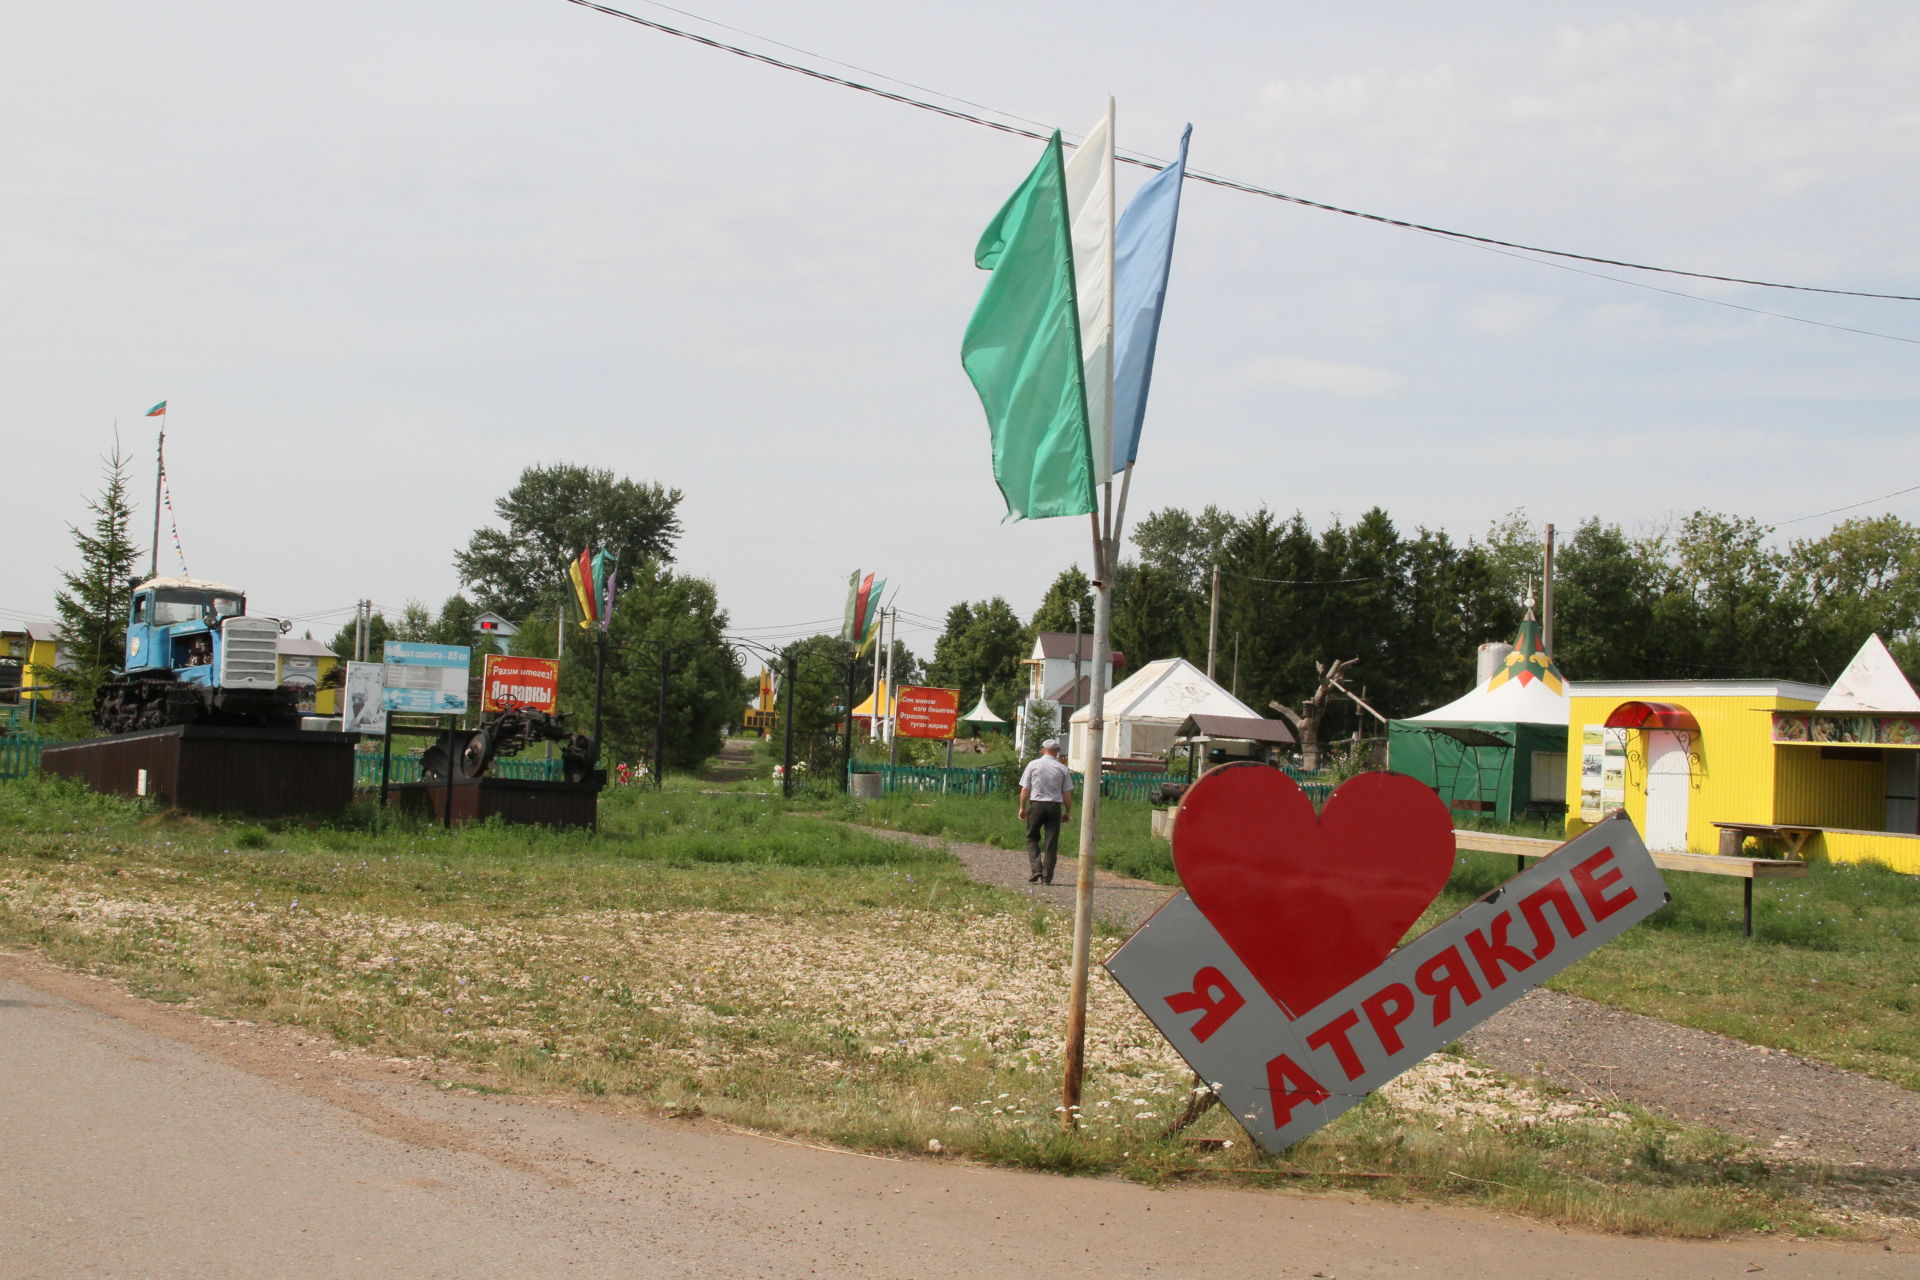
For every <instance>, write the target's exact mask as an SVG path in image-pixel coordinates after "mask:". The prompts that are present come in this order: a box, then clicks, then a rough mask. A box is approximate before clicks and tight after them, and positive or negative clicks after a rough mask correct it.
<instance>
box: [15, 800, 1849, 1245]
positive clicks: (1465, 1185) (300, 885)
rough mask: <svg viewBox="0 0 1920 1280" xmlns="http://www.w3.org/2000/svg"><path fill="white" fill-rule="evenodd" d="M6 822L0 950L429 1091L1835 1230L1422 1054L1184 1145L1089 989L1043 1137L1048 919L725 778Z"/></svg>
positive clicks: (1623, 1226)
mask: <svg viewBox="0 0 1920 1280" xmlns="http://www.w3.org/2000/svg"><path fill="white" fill-rule="evenodd" d="M801 803H802V804H808V803H811V804H816V805H817V804H818V803H819V802H818V801H805V802H801ZM842 803H844V802H842ZM796 807H798V806H796ZM906 807H908V808H911V806H910V805H909V806H906ZM1007 808H1008V805H1007V804H1006V803H1005V802H1004V801H1003V802H999V803H995V804H994V805H993V806H992V812H994V813H998V814H1000V816H1001V818H1010V816H1011V815H1010V814H1007V813H1006V812H1005V810H1006V809H1007ZM940 809H941V806H936V807H934V808H931V809H929V810H925V811H920V810H915V812H928V813H935V812H939V811H940ZM982 812H983V813H984V812H985V811H984V810H983V811H982ZM1109 812H1110V813H1112V814H1114V815H1116V818H1115V825H1116V827H1120V826H1122V825H1132V824H1135V822H1136V820H1137V825H1138V826H1139V827H1141V828H1142V832H1143V835H1142V844H1141V846H1140V847H1141V848H1142V849H1144V850H1147V851H1148V852H1151V849H1150V846H1148V845H1146V844H1145V837H1144V828H1145V824H1146V817H1145V810H1144V807H1143V806H1128V805H1125V804H1115V805H1113V806H1112V807H1111V809H1110V810H1109ZM986 820H987V819H986V818H984V817H983V818H982V819H981V821H983V822H984V821H986ZM998 820H999V819H995V821H998ZM1012 825H1013V824H1012V823H1011V822H1010V821H1009V822H1006V823H1005V828H1006V829H1003V832H1002V834H1003V837H1004V836H1005V835H1007V834H1008V833H1009V830H1008V829H1010V828H1011V827H1012ZM0 834H3V835H4V840H0V944H5V945H10V946H16V947H30V948H34V949H37V950H39V951H41V952H43V953H45V954H47V955H50V956H52V957H53V958H55V959H58V960H61V961H63V962H65V963H68V964H70V965H73V966H75V967H79V968H83V969H88V970H92V971H95V972H99V973H103V974H107V975H110V976H112V977H114V978H116V979H118V980H120V981H123V982H125V983H127V984H128V985H130V986H131V987H132V988H133V989H134V990H136V991H138V992H141V993H143V994H146V995H148V996H150V997H153V998H157V999H163V1000H170V1001H177V1002H180V1003H183V1004H186V1005H189V1006H191V1007H193V1008H196V1009H198V1010H200V1011H202V1012H205V1013H207V1014H210V1015H216V1016H221V1017H229V1018H242V1019H251V1020H258V1021H267V1022H275V1023H282V1024H290V1025H296V1026H300V1027H304V1028H307V1029H310V1030H313V1031H315V1032H319V1033H322V1034H325V1035H328V1036H331V1037H333V1038H334V1039H336V1040H338V1041H340V1042H342V1043H343V1044H347V1045H352V1046H358V1047H361V1048H364V1049H366V1050H368V1051H371V1052H375V1053H378V1054H381V1055H392V1056H401V1057H406V1058H408V1059H411V1060H414V1061H416V1062H419V1063H421V1064H423V1070H424V1072H425V1073H426V1074H428V1075H429V1076H437V1077H439V1078H441V1079H444V1080H447V1081H451V1082H455V1083H460V1084H467V1085H473V1086H477V1087H485V1088H491V1089H505V1090H514V1091H527V1092H536V1091H537V1092H562V1093H575V1094H583V1095H588V1096H593V1097H601V1098H607V1099H614V1100H626V1101H629V1102H631V1103H633V1104H636V1105H640V1106H644V1107H648V1108H653V1109H660V1110H666V1111H672V1112H678V1113H683V1114H688V1113H696V1112H705V1113H709V1114H713V1115H717V1116H720V1117H723V1118H725V1119H727V1120H730V1121H733V1122H735V1123H739V1124H746V1125H752V1126H756V1127H762V1128H765V1129H769V1130H775V1131H781V1132H788V1133H795V1134H803V1135H807V1136H810V1137H814V1138H819V1139H826V1140H830V1141H836V1142H841V1143H847V1144H850V1145H855V1146H862V1147H868V1148H873V1149H891V1150H901V1151H921V1152H924V1151H927V1150H929V1149H930V1146H929V1144H932V1143H937V1144H938V1145H939V1148H940V1149H943V1150H945V1151H946V1152H949V1153H952V1154H954V1155H958V1156H963V1157H972V1158H976V1159H982V1160H989V1161H994V1162H998V1163H1004V1164H1011V1165H1022V1166H1029V1167H1036V1168H1047V1169H1054V1170H1060V1171H1078V1172H1120V1173H1125V1174H1127V1175H1129V1176H1134V1177H1140V1178H1145V1179H1149V1180H1154V1179H1165V1178H1181V1177H1194V1178H1207V1177H1213V1176H1219V1177H1220V1178H1221V1179H1222V1180H1224V1181H1231V1183H1232V1184H1233V1185H1236V1186H1247V1185H1262V1184H1265V1183H1273V1184H1275V1185H1284V1186H1305V1187H1316V1188H1329V1187H1337V1188H1342V1189H1351V1188H1353V1187H1354V1186H1356V1185H1358V1186H1364V1187H1365V1188H1366V1189H1367V1190H1368V1192H1369V1193H1371V1194H1375V1195H1380V1196H1386V1197H1397V1198H1423V1199H1434V1200H1446V1201H1452V1202H1470V1203H1477V1204H1481V1205H1485V1206H1488V1207H1495V1208H1501V1209H1510V1210H1516V1211H1521V1212H1525V1213H1529V1214H1533V1215H1536V1216H1540V1217H1543V1218H1548V1219H1552V1220H1556V1221H1563V1222H1569V1223H1575V1224H1581V1225H1588V1226H1596V1227H1602V1228H1607V1229H1613V1230H1620V1231H1646V1232H1661V1233H1671V1234H1681V1235H1711V1234H1719V1233H1724V1232H1728V1231H1736V1230H1742V1229H1778V1230H1791V1231H1821V1230H1827V1229H1831V1226H1832V1224H1831V1222H1829V1221H1827V1220H1823V1219H1822V1218H1820V1217H1819V1216H1818V1215H1817V1214H1816V1213H1815V1212H1814V1211H1813V1210H1812V1209H1811V1208H1810V1207H1809V1202H1808V1201H1807V1200H1806V1199H1804V1198H1803V1197H1802V1192H1803V1191H1804V1190H1805V1188H1806V1187H1807V1186H1808V1185H1809V1180H1810V1179H1811V1178H1812V1177H1813V1174H1811V1173H1810V1172H1806V1171H1802V1170H1797V1169H1794V1168H1792V1167H1788V1166H1770V1165H1768V1164H1765V1163H1763V1162H1761V1161H1759V1160H1757V1159H1755V1158H1753V1157H1751V1156H1750V1155H1748V1154H1745V1153H1743V1152H1741V1151H1740V1150H1739V1149H1738V1148H1737V1146H1736V1145H1735V1144H1733V1143H1731V1142H1730V1141H1729V1140H1727V1139H1725V1138H1723V1137H1721V1136H1719V1135H1717V1134H1715V1133H1713V1132H1711V1131H1708V1130H1704V1129H1699V1128H1695V1127H1689V1126H1684V1125H1679V1124H1675V1123H1672V1122H1669V1121H1666V1120H1664V1119H1660V1118H1656V1117H1653V1116H1649V1115H1646V1114H1643V1113H1640V1112H1637V1111H1635V1110H1633V1109H1631V1108H1625V1107H1622V1108H1619V1109H1608V1108H1605V1107H1602V1106H1598V1105H1595V1104H1591V1103H1587V1102H1584V1101H1581V1100H1577V1099H1572V1098H1567V1097H1557V1096H1546V1095H1542V1094H1540V1093H1537V1092H1534V1091H1532V1090H1530V1089H1526V1088H1523V1087H1520V1086H1517V1085H1514V1084H1512V1083H1511V1082H1508V1081H1505V1080H1502V1079H1500V1078H1498V1077H1495V1076H1493V1075H1492V1074H1491V1073H1488V1072H1485V1071H1483V1070H1481V1069H1479V1068H1475V1067H1473V1066H1471V1065H1470V1064H1467V1063H1465V1062H1463V1061H1462V1060H1460V1059H1458V1058H1455V1057H1450V1056H1448V1055H1444V1054H1443V1055H1438V1056H1436V1057H1435V1058H1434V1059H1432V1060H1430V1061H1429V1062H1428V1063H1426V1064H1423V1065H1422V1066H1421V1067H1420V1068H1418V1069H1416V1070H1415V1071H1414V1072H1412V1073H1409V1074H1408V1075H1407V1076H1405V1077H1403V1078H1402V1079H1401V1080H1400V1081H1397V1082H1395V1084H1394V1085H1392V1086H1390V1087H1389V1088H1388V1089H1386V1090H1383V1091H1382V1092H1381V1093H1379V1094H1377V1095H1375V1096H1374V1097H1373V1098H1370V1099H1369V1100H1367V1101H1366V1102H1365V1103H1363V1104H1362V1105H1361V1106H1359V1107H1357V1108H1355V1109H1354V1110H1353V1111H1351V1112H1349V1113H1348V1114H1347V1115H1345V1116H1343V1117H1342V1118H1341V1119H1340V1120H1338V1121H1337V1122H1335V1123H1334V1124H1333V1125H1332V1126H1330V1127H1329V1128H1328V1129H1327V1130H1325V1131H1323V1132H1322V1133H1321V1134H1320V1135H1317V1136H1316V1137H1314V1138H1313V1139H1311V1140H1309V1141H1307V1142H1305V1143H1303V1144H1301V1145H1300V1146H1299V1147H1297V1148H1295V1149H1294V1150H1293V1151H1291V1152H1289V1153H1288V1154H1287V1156H1286V1157H1285V1158H1284V1159H1279V1160H1276V1159H1271V1158H1268V1157H1266V1156H1263V1155H1261V1154H1260V1153H1259V1152H1257V1151H1256V1150H1254V1149H1252V1148H1251V1147H1250V1146H1249V1144H1247V1143H1246V1142H1245V1140H1244V1139H1243V1138H1242V1137H1241V1136H1240V1134H1239V1133H1238V1131H1237V1129H1235V1128H1234V1127H1232V1125H1231V1123H1230V1122H1229V1121H1228V1120H1227V1119H1226V1118H1225V1117H1223V1116H1221V1115H1220V1114H1219V1113H1218V1111H1217V1110H1216V1111H1215V1112H1214V1113H1212V1114H1211V1115H1210V1116H1208V1117H1207V1118H1206V1119H1205V1120H1203V1121H1202V1122H1201V1124H1200V1125H1198V1126H1196V1127H1195V1128H1194V1129H1193V1130H1191V1131H1189V1134H1188V1135H1187V1136H1188V1137H1199V1138H1211V1139H1216V1140H1217V1141H1216V1142H1213V1143H1210V1144H1208V1145H1205V1146H1196V1145H1195V1144H1193V1143H1191V1142H1189V1141H1187V1140H1186V1139H1185V1138H1168V1137H1165V1136H1163V1131H1164V1129H1165V1128H1166V1126H1167V1124H1168V1122H1169V1120H1170V1119H1171V1118H1172V1117H1173V1116H1174V1115H1175V1114H1177V1113H1178V1112H1179V1111H1180V1110H1181V1109H1182V1107H1183V1106H1184V1105H1185V1104H1186V1102H1187V1101H1188V1099H1189V1097H1190V1096H1191V1094H1190V1088H1189V1085H1190V1077H1189V1076H1188V1074H1187V1073H1186V1071H1185V1070H1184V1068H1183V1067H1182V1066H1181V1064H1180V1063H1179V1062H1178V1060H1177V1059H1176V1058H1175V1057H1174V1055H1173V1054H1172V1052H1171V1050H1170V1049H1168V1048H1167V1046H1166V1045H1165V1043H1164V1042H1163V1041H1162V1040H1161V1039H1160V1038H1159V1036H1158V1035H1157V1033H1155V1032H1154V1031H1153V1029H1152V1027H1151V1026H1150V1025H1149V1024H1148V1023H1147V1022H1146V1020H1145V1019H1144V1018H1143V1017H1141V1016H1140V1014H1139V1013H1138V1011H1137V1010H1135V1009H1134V1008H1133V1007H1132V1005H1131V1004H1130V1002H1128V1001H1127V999H1126V998H1125V996H1124V995H1123V994H1121V993H1120V992H1119V990H1118V989H1117V988H1116V987H1115V986H1114V985H1113V984H1112V983H1111V982H1109V981H1107V980H1106V979H1105V978H1104V977H1099V978H1098V979H1097V980H1096V981H1095V983H1094V984H1093V989H1092V1004H1091V1009H1090V1014H1089V1025H1090V1039H1089V1044H1088V1059H1089V1064H1090V1071H1089V1075H1088V1079H1087V1089H1086V1096H1085V1110H1084V1113H1083V1115H1084V1122H1083V1124H1082V1126H1081V1127H1080V1129H1079V1130H1078V1131H1077V1132H1075V1133H1071V1134H1069V1133H1064V1132H1063V1131H1062V1125H1061V1123H1060V1116H1059V1115H1058V1113H1057V1111H1056V1108H1055V1103H1054V1098H1055V1096H1056V1092H1057V1088H1058V1074H1057V1073H1058V1064H1059V1060H1060V1055H1061V1044H1060V1027H1061V1022H1062V1004H1063V1000H1064V989H1065V982H1064V979H1063V970H1064V967H1065V964H1066V960H1067V953H1068V944H1069V938H1068V935H1069V933H1070V930H1069V928H1068V927H1067V924H1066V922H1065V921H1064V920H1063V919H1061V918H1059V917H1057V916H1055V915H1053V914H1051V913H1048V912H1045V911H1042V910H1039V909H1036V908H1035V907H1033V906H1032V905H1031V904H1030V903H1028V902H1027V901H1026V900H1025V899H1024V898H1022V897H1020V896H1018V895H1014V894H1010V893H1005V892H1002V891H999V890H994V889H989V888H985V887H983V886H979V885H976V884H973V883H971V882H970V881H968V880H966V879H965V878H964V876H963V875H962V874H961V872H960V870H959V868H958V866H957V864H956V863H955V861H954V860H953V859H952V858H950V857H948V856H947V855H944V854H941V853H938V852H933V851H924V850H917V849H914V848H911V847H907V846H902V845H899V844H896V843H894V842H890V841H887V840H884V839H881V838H878V837H875V836H871V835H868V834H866V833H863V832H860V831H858V830H857V829H851V828H849V827H848V826H847V825H846V824H844V823H842V822H838V821H834V820H832V819H831V818H823V817H813V816H806V815H803V814H799V813H796V812H792V811H790V810H789V809H788V807H787V806H784V805H782V804H780V803H779V802H778V801H777V800H774V799H772V798H770V797H767V796H765V795H763V794H757V793H755V792H753V791H751V790H749V791H746V792H744V793H740V794H722V795H708V794H703V793H702V792H701V791H700V790H699V788H698V784H692V783H688V784H684V785H682V784H680V783H678V782H677V780H676V781H674V782H671V783H670V785H669V786H668V788H667V789H666V790H665V791H663V792H659V793H655V792H653V791H651V790H647V789H644V788H622V789H616V790H615V791H612V792H609V793H608V794H607V795H606V797H605V798H604V800H603V804H602V827H601V830H600V831H599V832H598V833H584V832H576V833H558V832H551V831H543V830H533V829H527V828H506V827H501V826H498V825H484V826H476V827H470V828H463V829H461V830H460V831H458V832H454V833H446V832H443V831H441V830H440V829H438V828H436V827H431V826H422V825H416V824H412V823H391V824H388V825H384V826H376V824H375V822H374V819H373V816H372V814H371V813H370V812H369V811H366V810H359V811H355V812H354V813H353V814H351V815H349V816H348V817H346V818H344V819H342V820H340V821H337V822H332V823H324V824H315V825H308V824H301V823H288V824H260V823H250V822H229V821H219V820H209V819H200V818H190V817H182V816H179V815H177V814H167V813H156V812H154V811H153V810H152V809H151V808H149V807H147V806H145V805H143V804H140V803H136V802H130V801H121V800H117V799H112V798H107V797H100V796H96V795H94V794H92V793H90V792H88V791H86V790H84V789H81V788H78V787H74V786H68V785H64V784H60V783H57V782H54V781H51V780H46V779H28V780H24V781H20V782H15V783H8V784H0ZM953 834H970V832H955V833H953ZM1120 843H1121V841H1120V840H1119V838H1117V837H1116V840H1115V847H1116V852H1118V848H1119V846H1120ZM1162 856H1164V855H1162ZM1135 874H1139V872H1135ZM1469 891H1471V886H1465V887H1463V888H1462V889H1461V890H1460V892H1462V893H1465V892H1469ZM1703 919H1704V923H1703V925H1702V927H1708V926H1711V927H1712V928H1717V927H1718V924H1717V919H1716V918H1715V917H1713V915H1712V913H1711V912H1708V914H1707V916H1706V917H1704V918H1703ZM1640 932H1644V933H1647V934H1650V935H1656V934H1657V935H1660V937H1659V938H1656V939H1655V942H1654V943H1647V944H1643V945H1654V944H1655V943H1657V942H1658V941H1661V940H1664V938H1665V937H1666V936H1667V935H1671V937H1672V939H1673V940H1674V941H1675V943H1676V944H1678V943H1680V942H1682V941H1684V940H1685V939H1686V938H1688V937H1690V936H1691V933H1690V932H1689V929H1688V928H1681V927H1676V928H1674V929H1672V930H1666V931H1661V930H1643V931H1640ZM1836 936H1839V937H1842V938H1844V937H1847V936H1850V935H1848V934H1846V933H1845V931H1842V932H1841V933H1840V934H1839V935H1836ZM1715 945H1718V943H1717V941H1715ZM1780 945H1784V946H1794V947H1800V949H1802V950H1806V951H1807V952H1808V954H1809V955H1813V956H1816V957H1830V956H1835V955H1840V954H1844V953H1839V952H1831V951H1818V950H1815V949H1812V948H1809V947H1805V946H1803V945H1802V944H1799V943H1791V944H1780ZM1777 949H1778V947H1761V948H1748V949H1747V950H1746V951H1745V952H1730V954H1739V955H1742V956H1745V957H1748V959H1747V960H1746V965H1747V969H1748V976H1750V977H1751V978H1753V979H1754V981H1752V982H1751V984H1750V985H1751V986H1752V987H1753V988H1754V989H1755V993H1756V994H1755V998H1756V999H1762V998H1764V997H1765V992H1766V990H1767V989H1768V988H1770V987H1772V986H1775V985H1777V984H1774V983H1772V982H1771V981H1770V976H1771V975H1772V974H1774V973H1776V972H1777V969H1775V968H1774V967H1772V965H1771V964H1770V963H1768V962H1767V961H1765V960H1763V959H1762V958H1761V957H1763V956H1767V955H1769V954H1770V953H1771V952H1772V951H1774V950H1777ZM1644 962H1645V961H1644V957H1643V959H1642V965H1643V966H1644ZM1763 964H1765V965H1766V966H1767V967H1764V968H1763V967H1762V965H1763ZM1624 968H1625V969H1627V970H1631V969H1633V968H1634V966H1633V965H1632V964H1626V965H1625V966H1624ZM1729 981H1732V975H1731V974H1730V975H1729ZM1222 1143H1231V1145H1221V1144H1222ZM1358 1175H1384V1176H1368V1177H1361V1176H1358Z"/></svg>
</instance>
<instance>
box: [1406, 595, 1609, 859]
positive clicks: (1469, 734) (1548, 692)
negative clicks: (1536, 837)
mask: <svg viewBox="0 0 1920 1280" xmlns="http://www.w3.org/2000/svg"><path fill="white" fill-rule="evenodd" d="M1570 707H1571V701H1570V699H1569V698H1568V696H1567V686H1566V680H1565V678H1564V677H1562V676H1561V674H1560V671H1559V668H1557V667H1556V666H1554V663H1553V658H1552V655H1550V654H1548V653H1547V651H1546V650H1545V649H1544V648H1543V647H1542V646H1541V643H1540V624H1539V623H1538V622H1536V621H1534V619H1533V617H1532V616H1531V614H1529V615H1528V617H1527V620H1526V621H1525V622H1522V623H1521V624H1520V634H1519V636H1518V637H1517V638H1516V639H1515V641H1514V646H1513V652H1512V653H1510V654H1508V655H1507V658H1506V661H1505V662H1504V663H1502V665H1501V667H1500V669H1499V670H1498V671H1496V672H1494V673H1493V675H1492V676H1490V677H1489V678H1488V679H1487V682H1486V683H1485V684H1482V685H1480V686H1478V687H1476V688H1475V689H1474V690H1473V691H1472V692H1471V693H1468V694H1466V695H1465V696H1464V697H1460V698H1456V699H1454V700H1453V701H1452V702H1449V703H1447V704H1446V705H1445V706H1443V707H1436V708H1434V709H1433V710H1432V711H1428V712H1426V713H1424V714H1422V715H1418V716H1412V717H1409V718H1408V719H1405V720H1394V721H1392V722H1390V723H1389V724H1388V726H1387V767H1388V768H1390V769H1392V770H1394V772H1396V773H1404V774H1407V775H1409V776H1411V777H1415V778H1418V779H1420V781H1422V782H1424V783H1426V784H1427V785H1428V786H1430V787H1432V788H1433V789H1434V790H1435V791H1436V792H1438V793H1439V795H1440V798H1441V799H1442V800H1445V801H1446V802H1447V806H1448V807H1449V808H1451V809H1454V810H1457V811H1460V812H1462V813H1478V814H1484V815H1487V816H1489V817H1493V818H1497V819H1499V820H1501V821H1503V822H1505V821H1510V820H1512V819H1513V818H1515V817H1518V816H1524V815H1525V814H1526V813H1527V812H1528V811H1529V809H1531V810H1533V811H1535V812H1539V811H1542V810H1550V809H1551V807H1552V806H1554V805H1564V804H1565V803H1566V776H1567V718H1568V714H1569V709H1570Z"/></svg>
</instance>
